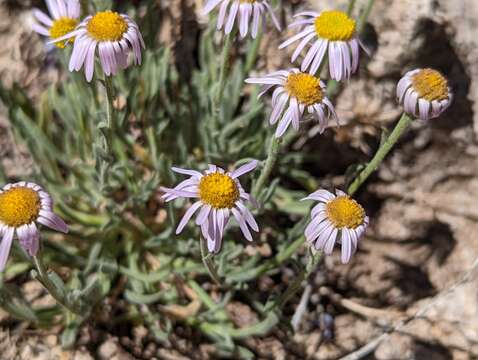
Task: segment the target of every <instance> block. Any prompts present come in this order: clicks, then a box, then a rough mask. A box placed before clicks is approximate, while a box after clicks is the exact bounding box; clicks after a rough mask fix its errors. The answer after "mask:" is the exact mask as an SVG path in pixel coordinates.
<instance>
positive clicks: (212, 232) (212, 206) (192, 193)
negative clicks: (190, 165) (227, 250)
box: [161, 160, 259, 253]
mask: <svg viewBox="0 0 478 360" xmlns="http://www.w3.org/2000/svg"><path fill="white" fill-rule="evenodd" d="M257 164H258V161H257V160H253V161H251V162H249V163H247V164H245V165H243V166H241V167H239V168H237V169H236V170H234V171H232V172H226V171H224V169H222V168H220V167H218V166H216V165H209V169H208V170H206V171H205V172H204V173H200V172H199V171H196V170H189V169H181V168H176V167H173V168H172V170H173V171H175V172H177V173H180V174H185V175H190V176H191V177H190V178H189V179H187V180H184V181H182V182H181V183H179V184H178V185H177V186H176V187H175V188H174V189H169V188H164V187H162V188H161V190H162V191H164V193H165V194H164V195H163V199H164V200H165V201H166V202H168V201H171V200H174V199H176V198H178V197H184V198H197V199H199V200H198V201H196V202H195V203H194V204H193V205H191V207H190V208H189V209H188V210H187V211H186V213H185V214H184V216H183V218H182V219H181V221H180V222H179V225H178V227H177V229H176V234H179V233H180V232H181V231H182V230H183V229H184V227H185V226H186V224H187V222H188V221H189V219H191V217H192V216H193V215H194V213H196V211H198V210H199V209H200V210H199V214H198V215H197V217H196V225H198V226H200V227H201V233H202V235H203V237H204V238H205V239H206V240H207V247H208V250H209V251H210V252H213V253H217V252H218V251H219V250H220V249H221V243H222V236H223V234H224V228H225V227H226V225H227V223H228V221H229V217H230V215H231V213H232V215H233V216H234V218H235V219H236V221H237V223H238V224H239V227H240V228H241V231H242V233H243V234H244V236H245V238H246V239H247V240H249V241H252V235H251V232H250V231H249V228H251V229H252V230H254V231H256V232H258V231H259V227H258V226H257V223H256V221H255V220H254V217H253V215H252V213H251V212H250V211H249V209H248V208H247V207H246V206H245V203H244V202H247V201H249V202H254V200H253V199H252V197H251V195H249V194H248V193H247V192H246V191H245V190H244V189H243V188H242V186H241V183H240V182H239V180H238V177H239V176H241V175H244V174H246V173H248V172H250V171H252V170H254V169H255V168H256V166H257Z"/></svg>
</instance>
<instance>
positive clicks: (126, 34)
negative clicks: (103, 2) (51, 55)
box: [54, 10, 145, 81]
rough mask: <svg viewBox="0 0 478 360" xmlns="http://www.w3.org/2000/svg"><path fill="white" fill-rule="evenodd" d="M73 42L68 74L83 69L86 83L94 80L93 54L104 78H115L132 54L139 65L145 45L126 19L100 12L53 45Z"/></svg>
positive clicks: (134, 26)
mask: <svg viewBox="0 0 478 360" xmlns="http://www.w3.org/2000/svg"><path fill="white" fill-rule="evenodd" d="M73 37H74V38H75V42H74V44H73V52H72V54H71V58H70V64H69V67H68V68H69V70H70V71H73V70H75V71H79V70H80V69H81V68H82V67H83V65H84V68H85V76H86V80H87V81H91V79H92V78H93V71H94V68H95V53H96V48H98V55H99V58H100V62H101V67H102V69H103V72H104V73H105V75H106V76H110V75H116V74H117V73H118V71H119V70H120V69H126V68H127V67H128V55H129V53H130V52H133V54H134V63H135V64H136V65H139V64H141V47H142V48H144V47H145V45H144V41H143V37H142V36H141V33H140V31H139V27H138V25H137V24H136V23H135V22H134V21H133V20H132V19H131V18H130V17H129V16H128V15H124V14H119V13H117V12H114V11H110V10H108V11H100V12H97V13H96V14H95V15H90V16H87V17H86V18H85V19H84V20H83V21H82V22H81V23H80V24H79V25H78V26H77V28H76V29H75V30H74V31H72V32H70V33H69V34H67V35H65V36H62V37H60V38H58V39H56V40H54V42H58V41H63V40H68V39H71V38H73Z"/></svg>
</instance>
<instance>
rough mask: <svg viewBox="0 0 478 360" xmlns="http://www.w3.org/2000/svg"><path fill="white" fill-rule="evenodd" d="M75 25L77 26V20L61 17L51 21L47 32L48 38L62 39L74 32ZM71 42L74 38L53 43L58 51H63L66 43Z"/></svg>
mask: <svg viewBox="0 0 478 360" xmlns="http://www.w3.org/2000/svg"><path fill="white" fill-rule="evenodd" d="M76 25H78V20H76V19H72V18H69V17H61V18H59V19H57V20H55V21H53V25H52V26H51V27H50V30H49V32H50V37H51V38H52V39H58V38H59V37H62V36H63V35H66V34H68V33H70V32H72V31H73V30H75V28H76ZM73 41H74V38H71V39H68V40H66V41H59V42H57V43H55V46H56V47H59V48H60V49H63V48H64V47H65V45H66V44H67V43H69V42H73Z"/></svg>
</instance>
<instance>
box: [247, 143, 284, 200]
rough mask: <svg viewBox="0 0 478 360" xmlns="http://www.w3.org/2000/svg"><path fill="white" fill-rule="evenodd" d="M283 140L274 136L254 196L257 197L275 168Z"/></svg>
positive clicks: (253, 191) (253, 192)
mask: <svg viewBox="0 0 478 360" xmlns="http://www.w3.org/2000/svg"><path fill="white" fill-rule="evenodd" d="M281 142H282V138H276V137H275V136H273V137H272V139H271V143H270V146H269V152H268V154H267V159H266V164H265V165H264V168H263V169H262V172H261V175H260V176H259V179H257V182H256V183H255V184H254V187H253V189H252V196H253V197H255V198H256V199H257V197H258V195H259V193H260V191H261V189H262V187H263V186H264V184H265V182H266V181H267V180H268V179H269V176H270V174H271V172H272V169H273V168H274V165H275V163H276V161H277V156H278V155H279V149H280V144H281Z"/></svg>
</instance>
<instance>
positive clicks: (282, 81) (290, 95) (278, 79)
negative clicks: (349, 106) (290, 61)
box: [246, 69, 337, 137]
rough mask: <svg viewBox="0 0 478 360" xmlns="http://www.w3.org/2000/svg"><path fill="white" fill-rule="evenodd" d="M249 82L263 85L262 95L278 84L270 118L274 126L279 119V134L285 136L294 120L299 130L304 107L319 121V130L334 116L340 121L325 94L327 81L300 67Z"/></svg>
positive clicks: (276, 134) (277, 130)
mask: <svg viewBox="0 0 478 360" xmlns="http://www.w3.org/2000/svg"><path fill="white" fill-rule="evenodd" d="M246 82H247V83H249V84H262V85H263V87H262V89H261V92H260V93H259V97H261V96H262V95H264V94H265V93H266V92H267V91H268V90H269V89H271V88H273V87H274V86H276V88H275V89H274V92H273V93H272V113H271V116H270V118H269V123H270V124H271V125H273V124H275V123H276V122H277V121H278V120H279V119H280V120H279V125H278V126H277V129H276V132H275V136H276V137H280V136H282V135H283V134H284V133H285V131H286V130H287V128H288V127H289V125H290V124H291V123H292V127H293V128H294V129H295V130H298V129H299V122H300V120H301V119H302V117H303V114H304V111H305V110H307V112H308V113H309V114H312V115H313V116H314V117H315V119H316V120H317V121H318V122H319V125H320V133H322V132H323V131H324V130H325V128H326V127H327V124H328V118H329V117H330V116H331V115H332V116H333V117H334V118H335V119H336V120H337V114H336V113H335V109H334V106H333V105H332V103H331V102H330V100H329V99H328V98H327V96H326V95H325V94H326V89H325V84H324V83H323V82H322V81H321V80H320V79H319V78H318V77H315V76H313V75H311V74H307V73H303V72H301V71H300V70H299V69H290V70H280V71H276V72H273V73H270V74H267V75H266V76H264V77H259V78H249V79H246Z"/></svg>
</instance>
